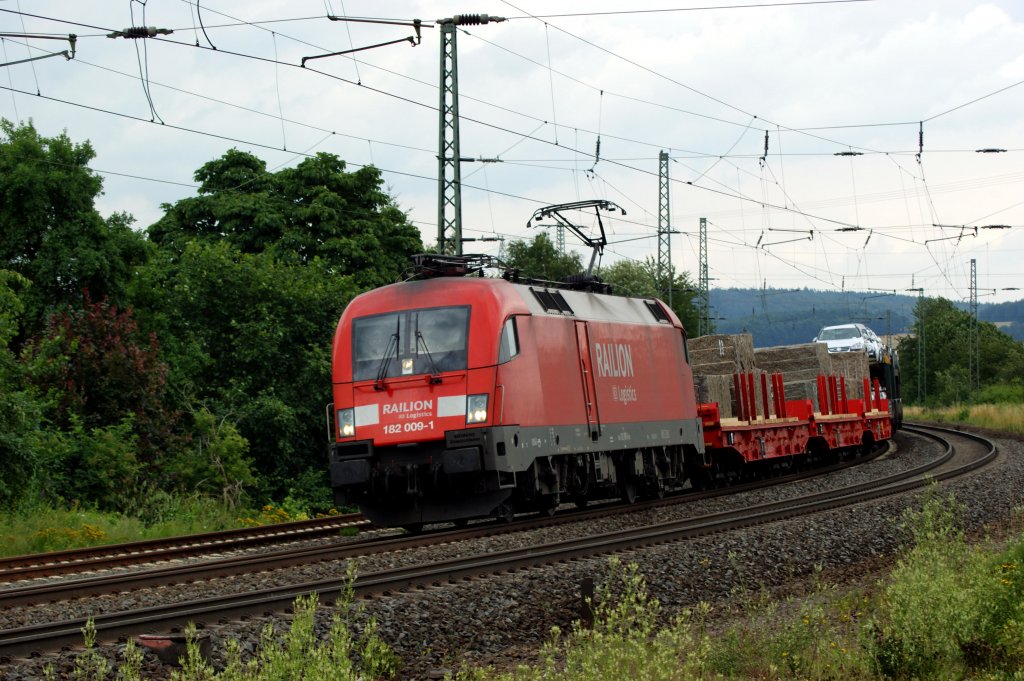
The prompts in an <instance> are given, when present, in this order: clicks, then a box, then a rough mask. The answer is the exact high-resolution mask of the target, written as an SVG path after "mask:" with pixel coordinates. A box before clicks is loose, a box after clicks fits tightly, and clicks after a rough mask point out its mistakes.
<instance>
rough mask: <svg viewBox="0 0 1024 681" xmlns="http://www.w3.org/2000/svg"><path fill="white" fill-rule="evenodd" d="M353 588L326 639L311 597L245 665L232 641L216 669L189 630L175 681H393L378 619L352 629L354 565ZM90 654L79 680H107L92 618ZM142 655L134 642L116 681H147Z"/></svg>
mask: <svg viewBox="0 0 1024 681" xmlns="http://www.w3.org/2000/svg"><path fill="white" fill-rule="evenodd" d="M347 578H348V585H347V586H346V588H345V589H344V590H343V591H342V594H341V596H340V597H339V598H338V600H337V601H336V602H335V612H334V614H333V615H332V617H331V625H330V629H329V631H328V632H327V635H326V637H325V638H322V639H321V637H320V636H318V634H317V629H316V609H317V603H318V600H319V599H318V597H317V595H316V594H311V595H309V596H306V597H302V596H300V597H299V598H297V599H296V600H295V604H294V613H295V614H294V616H293V618H292V622H291V625H290V627H289V628H288V630H287V631H285V632H278V631H277V630H275V628H274V626H273V625H272V624H267V625H266V626H264V628H263V630H262V632H261V633H260V644H259V649H258V652H257V654H256V656H255V657H253V658H252V659H250V660H246V661H243V660H242V659H241V646H240V645H239V643H238V641H235V640H232V641H229V642H228V643H227V649H226V651H225V658H226V663H225V665H224V668H223V669H221V670H217V669H214V667H213V666H212V665H211V664H210V662H209V661H208V660H207V659H206V658H204V656H203V654H202V653H201V652H200V645H199V640H198V638H197V636H196V629H195V627H194V626H193V625H189V626H188V627H187V629H186V639H187V644H186V646H187V652H186V654H185V656H184V657H183V658H182V659H181V660H180V663H181V669H180V671H174V672H172V674H171V679H172V681H299V680H301V679H306V680H308V681H321V680H323V681H327V680H330V681H370V680H371V679H390V678H393V677H394V675H395V673H396V672H397V670H398V663H399V660H398V656H397V655H395V653H394V651H393V650H391V648H390V647H389V646H388V645H387V644H386V643H384V641H383V640H382V639H381V638H380V635H379V634H378V626H377V622H376V620H374V619H373V618H370V619H369V621H368V622H367V623H366V624H365V625H364V627H363V630H362V633H361V634H360V635H358V636H356V635H355V634H354V633H353V631H352V629H353V628H352V626H351V624H352V622H353V621H354V616H355V615H356V614H358V613H359V612H360V609H359V608H356V607H354V606H353V601H354V594H353V589H352V585H353V583H354V582H355V566H354V564H352V563H350V564H349V570H348V574H347ZM82 633H83V635H84V639H85V652H83V653H81V654H80V655H79V656H78V657H77V658H76V661H75V667H74V679H75V680H76V681H103V680H105V679H107V678H108V663H107V660H106V658H104V657H103V656H102V655H100V654H99V653H98V652H97V650H96V648H95V643H96V630H95V627H94V626H93V623H92V620H90V621H89V622H88V623H87V624H86V626H85V628H84V629H83V630H82ZM142 663H143V654H142V652H141V649H140V648H139V647H138V646H136V645H135V643H134V642H133V641H131V640H129V642H128V645H127V646H126V647H125V650H124V652H123V654H122V657H121V663H120V665H118V667H117V670H116V678H118V679H123V680H124V681H142V679H143V676H142ZM45 673H46V679H47V680H48V681H55V679H57V676H56V674H55V672H54V670H53V668H52V667H48V668H47V669H46V671H45Z"/></svg>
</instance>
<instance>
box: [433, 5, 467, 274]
mask: <svg viewBox="0 0 1024 681" xmlns="http://www.w3.org/2000/svg"><path fill="white" fill-rule="evenodd" d="M439 24H440V27H441V74H440V82H439V87H438V90H439V92H440V96H441V101H440V103H439V104H438V113H439V121H438V125H439V136H438V149H437V252H438V253H454V254H456V255H461V254H462V190H461V185H462V170H461V168H460V163H459V57H458V42H457V40H456V36H457V35H458V33H457V31H456V29H455V26H456V24H455V22H454V20H453V19H448V20H442V21H441V22H439Z"/></svg>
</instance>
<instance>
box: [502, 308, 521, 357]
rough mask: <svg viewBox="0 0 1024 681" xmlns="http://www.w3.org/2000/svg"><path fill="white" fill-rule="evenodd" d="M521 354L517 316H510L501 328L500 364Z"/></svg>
mask: <svg viewBox="0 0 1024 681" xmlns="http://www.w3.org/2000/svg"><path fill="white" fill-rule="evenodd" d="M518 354H519V329H518V327H517V326H516V318H515V317H509V318H508V319H506V320H505V326H503V327H502V329H501V343H500V344H499V345H498V364H504V363H505V362H507V361H509V360H510V359H512V358H513V357H515V356H516V355H518Z"/></svg>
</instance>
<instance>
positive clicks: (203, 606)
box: [0, 428, 996, 658]
mask: <svg viewBox="0 0 1024 681" xmlns="http://www.w3.org/2000/svg"><path fill="white" fill-rule="evenodd" d="M908 430H910V431H912V432H915V433H918V434H921V435H924V436H926V437H930V438H933V439H936V440H940V441H944V442H945V451H944V453H943V455H942V456H940V457H939V458H938V459H936V460H935V461H933V462H931V463H929V464H928V465H926V466H922V467H919V468H917V469H913V470H911V471H906V472H904V473H901V474H899V475H896V476H893V477H889V478H885V479H882V480H874V481H871V482H869V483H864V484H860V485H856V486H852V487H847V488H843V489H839V490H832V491H829V492H824V493H817V494H811V495H807V496H802V497H796V498H792V499H789V500H786V501H782V502H775V503H770V504H764V505H759V506H754V507H748V508H745V509H743V510H740V511H730V512H725V513H718V514H712V515H706V516H700V517H695V518H688V519H686V520H681V521H677V522H673V523H667V524H660V525H655V526H646V527H638V528H631V529H625V530H620V531H615V532H608V533H604V534H599V535H591V536H583V537H577V538H574V539H571V540H567V541H564V542H558V543H554V544H547V545H541V546H532V547H528V548H525V549H516V550H507V551H499V552H490V553H486V554H482V555H475V556H469V557H466V558H459V559H453V560H449V561H444V562H440V563H432V564H430V565H418V566H413V567H408V568H400V569H394V570H387V571H382V572H376V573H367V574H363V575H360V576H359V577H358V579H357V580H356V583H355V592H356V594H357V595H372V594H387V593H389V592H391V591H396V590H402V589H407V588H415V587H423V586H430V585H434V584H440V583H445V582H449V581H453V580H457V579H463V578H468V577H471V576H477V575H484V574H491V573H500V572H506V571H510V570H516V569H521V568H524V567H532V566H538V565H544V564H550V563H555V562H560V561H565V560H572V559H575V558H580V557H584V556H594V555H599V554H607V553H614V552H617V551H623V550H628V549H635V548H637V547H642V546H651V545H655V544H660V543H665V542H671V541H679V540H683V539H687V538H691V537H696V536H702V535H706V534H710V533H713V532H722V531H728V530H732V529H735V528H738V527H744V526H749V525H753V524H758V523H766V522H772V521H776V520H780V519H784V518H788V517H793V516H797V515H803V514H810V513H817V512H821V511H825V510H828V509H833V508H837V507H841V506H844V505H848V504H854V503H860V502H863V501H867V500H870V499H875V498H879V497H882V496H887V495H892V494H899V493H902V492H906V491H909V490H913V489H915V488H918V487H921V486H923V485H925V484H927V483H928V481H930V480H934V479H938V480H944V479H948V478H951V477H954V476H958V475H964V474H966V473H968V472H970V471H972V470H975V469H976V468H979V467H981V466H983V465H985V464H986V463H988V462H990V461H992V460H993V459H994V458H995V456H996V448H995V445H994V444H993V443H991V442H990V441H988V440H986V439H985V438H981V437H979V436H974V435H970V434H967V433H959V432H955V431H946V433H945V434H944V435H934V434H929V433H928V432H927V431H924V430H920V429H917V428H912V429H908ZM929 430H933V429H929ZM935 430H938V429H935ZM954 439H958V440H960V443H959V444H958V445H957V446H956V447H954V445H953V444H951V443H950V440H954ZM730 491H731V490H730ZM667 501H668V500H660V501H657V502H653V503H656V504H657V503H666V502H667ZM623 508H625V510H633V509H634V508H636V506H632V507H618V508H616V512H619V510H620V509H623ZM598 512H603V513H607V512H608V509H600V510H599V511H598ZM580 515H582V514H573V515H572V518H571V519H573V520H577V519H579V518H580ZM568 517H569V516H566V518H568ZM537 522H539V521H537ZM548 522H550V521H548ZM528 525H530V523H525V524H523V525H519V524H517V525H516V528H517V529H526V526H528ZM505 529H506V530H508V529H511V527H507V526H506V527H505ZM463 532H468V533H469V535H470V536H473V535H475V536H480V535H479V534H476V533H488V532H491V533H493V532H494V527H493V526H487V527H474V528H470V529H468V530H465V531H463ZM454 534H457V533H440V534H437V535H426V536H421V537H402V538H399V539H397V540H396V539H394V538H384V539H380V540H378V542H377V546H378V547H384V546H387V547H389V548H388V549H387V550H394V549H395V548H396V546H397V545H396V544H395V543H394V542H395V541H397V542H408V543H410V545H415V543H416V542H425V541H427V542H436V541H438V540H440V539H441V538H442V536H443V537H444V538H445V539H446V540H452V537H451V536H450V535H454ZM459 538H465V537H464V536H460V537H459ZM389 542H391V543H389ZM340 548H341V549H352V550H357V551H358V552H359V553H360V554H365V553H367V552H368V548H369V546H368V545H367V544H365V543H362V546H360V547H355V546H350V547H340ZM343 586H344V581H343V580H341V579H331V580H324V581H318V582H310V583H305V584H296V585H289V586H285V587H280V588H273V589H266V590H263V591H259V592H250V593H246V594H235V595H225V596H220V597H216V598H211V599H206V600H202V601H193V602H188V603H177V604H173V605H165V606H158V607H151V608H145V609H142V610H135V611H131V612H125V613H111V614H106V615H100V616H97V617H95V618H94V622H95V626H96V629H97V632H98V635H99V638H100V639H101V640H110V639H112V638H116V637H119V636H126V635H132V634H136V633H139V632H141V631H145V630H147V629H148V630H164V631H166V630H168V629H169V628H171V627H180V626H183V625H184V624H185V623H187V622H188V621H195V622H205V623H215V622H218V621H224V620H225V619H228V618H237V617H241V616H244V615H252V614H263V613H270V612H273V611H277V610H285V609H287V608H288V607H289V606H290V605H291V603H292V602H293V601H294V599H295V598H296V597H297V596H300V595H305V594H310V593H320V594H323V595H324V596H325V597H328V596H329V595H330V594H332V593H338V592H339V591H340V590H341V589H342V588H343ZM82 626H84V621H82V620H72V621H66V622H59V623H54V624H45V625H38V626H31V627H23V628H21V629H16V630H8V631H4V632H0V658H2V657H5V656H6V657H10V656H14V655H21V654H26V653H30V652H33V651H38V650H44V649H52V648H54V647H58V646H62V645H73V644H75V643H78V642H79V641H80V640H81V633H80V631H81V628H82Z"/></svg>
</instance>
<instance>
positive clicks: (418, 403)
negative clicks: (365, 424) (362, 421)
mask: <svg viewBox="0 0 1024 681" xmlns="http://www.w3.org/2000/svg"><path fill="white" fill-rule="evenodd" d="M433 409H434V400H412V401H411V402H395V403H393V404H385V405H382V406H381V411H382V412H383V413H384V414H408V413H409V412H414V411H426V412H429V411H433Z"/></svg>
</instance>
